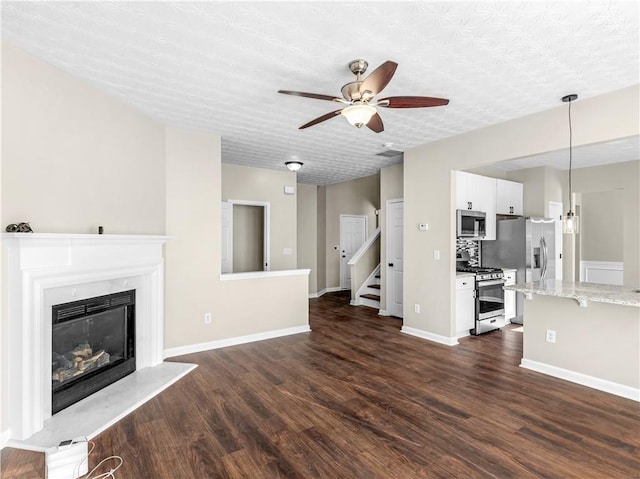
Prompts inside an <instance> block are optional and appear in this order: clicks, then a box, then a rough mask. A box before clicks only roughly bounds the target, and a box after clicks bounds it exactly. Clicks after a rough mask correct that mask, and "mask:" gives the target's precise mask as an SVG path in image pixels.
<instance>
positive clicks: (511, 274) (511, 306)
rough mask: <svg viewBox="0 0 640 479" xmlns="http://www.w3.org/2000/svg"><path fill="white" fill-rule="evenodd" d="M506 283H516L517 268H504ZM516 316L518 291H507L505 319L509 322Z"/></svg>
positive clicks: (505, 293) (505, 295) (505, 296)
mask: <svg viewBox="0 0 640 479" xmlns="http://www.w3.org/2000/svg"><path fill="white" fill-rule="evenodd" d="M502 272H503V273H504V284H505V286H506V285H511V284H516V270H515V269H503V270H502ZM515 317H516V292H515V291H505V292H504V319H505V322H506V323H507V324H508V323H509V322H510V321H511V320H512V319H513V318H515Z"/></svg>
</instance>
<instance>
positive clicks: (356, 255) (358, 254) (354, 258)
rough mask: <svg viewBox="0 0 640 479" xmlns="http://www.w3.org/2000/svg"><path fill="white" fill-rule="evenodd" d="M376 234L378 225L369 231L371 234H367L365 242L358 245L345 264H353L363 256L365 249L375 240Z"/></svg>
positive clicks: (378, 231) (377, 234)
mask: <svg viewBox="0 0 640 479" xmlns="http://www.w3.org/2000/svg"><path fill="white" fill-rule="evenodd" d="M378 236H380V227H377V228H376V229H375V231H374V232H373V233H371V236H369V237H368V238H367V239H366V240H365V242H364V243H362V246H360V248H359V249H358V251H356V252H355V253H354V254H353V256H352V257H351V259H350V260H349V261H347V266H353V265H354V264H356V263H357V262H358V261H359V260H360V258H362V257H363V256H364V254H365V253H366V252H367V250H368V249H369V248H371V245H373V243H374V242H375V240H376V239H378Z"/></svg>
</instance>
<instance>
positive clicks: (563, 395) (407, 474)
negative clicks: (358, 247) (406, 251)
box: [2, 293, 640, 479]
mask: <svg viewBox="0 0 640 479" xmlns="http://www.w3.org/2000/svg"><path fill="white" fill-rule="evenodd" d="M348 301H349V298H348V295H344V294H341V293H334V294H327V295H325V296H323V297H322V298H320V299H315V300H310V322H311V328H312V330H313V331H312V332H311V333H309V334H299V335H295V336H289V337H285V338H279V339H273V340H268V341H262V342H257V343H252V344H247V345H241V346H234V347H229V348H224V349H219V350H214V351H209V352H204V353H198V354H192V355H188V356H182V357H180V358H176V359H174V360H176V361H185V362H193V363H197V364H199V365H200V367H199V368H197V369H196V370H195V371H194V372H192V373H191V374H189V375H188V376H186V377H185V378H183V379H181V380H180V381H179V382H178V383H176V384H174V385H173V386H171V387H170V388H169V389H167V390H166V391H164V392H163V393H162V394H160V395H159V396H157V397H155V398H154V399H152V400H151V401H149V402H147V403H146V404H145V405H143V406H142V407H140V408H139V409H137V410H136V411H134V412H133V413H132V414H130V415H129V416H127V417H126V418H124V419H123V420H121V421H120V422H118V423H117V424H116V425H114V426H112V427H111V428H109V429H108V430H107V431H105V432H104V433H102V434H100V435H99V436H98V437H97V438H95V442H96V446H97V447H96V450H95V452H94V454H92V461H91V462H92V464H95V463H96V462H97V461H98V460H99V459H100V458H102V457H105V456H109V455H112V454H117V455H120V456H122V458H123V459H124V465H123V466H122V468H121V469H120V470H119V471H118V472H117V473H116V477H117V478H118V479H129V478H130V479H146V478H156V477H158V478H170V479H182V478H184V479H191V478H220V479H225V478H242V479H247V478H251V479H256V478H330V479H343V478H344V479H354V478H362V479H373V478H384V479H387V478H401V479H412V478H475V477H495V478H563V479H564V478H583V479H584V478H594V479H595V478H598V479H599V478H625V479H628V478H634V477H640V406H639V405H638V403H636V402H634V401H631V400H626V399H622V398H618V397H616V396H613V395H610V394H606V393H602V392H598V391H595V390H592V389H589V388H586V387H582V386H578V385H575V384H572V383H569V382H566V381H562V380H559V379H554V378H550V377H547V376H543V375H541V374H538V373H535V372H532V371H527V370H525V369H522V368H519V367H518V364H519V361H520V357H521V352H522V336H521V333H518V332H514V331H511V330H510V329H507V330H505V331H501V332H494V333H490V334H487V335H484V336H482V337H479V338H466V339H462V340H461V341H460V345H458V346H456V347H448V346H442V345H438V344H435V343H431V342H429V341H425V340H422V339H418V338H414V337H411V336H408V335H405V334H401V333H400V328H401V325H402V322H401V320H399V319H396V318H385V317H380V316H378V315H377V314H376V311H375V310H373V309H369V308H367V307H352V306H349V305H348ZM511 329H512V328H511ZM2 477H3V478H5V479H9V478H29V479H31V478H43V477H44V460H43V457H42V455H41V454H37V453H29V452H24V451H17V450H14V449H9V448H5V449H4V450H3V451H2Z"/></svg>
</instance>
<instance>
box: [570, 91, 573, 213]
mask: <svg viewBox="0 0 640 479" xmlns="http://www.w3.org/2000/svg"><path fill="white" fill-rule="evenodd" d="M571 103H572V102H571V100H569V212H571V213H573V194H572V191H573V190H572V189H571V164H572V163H573V154H572V145H573V131H572V128H571Z"/></svg>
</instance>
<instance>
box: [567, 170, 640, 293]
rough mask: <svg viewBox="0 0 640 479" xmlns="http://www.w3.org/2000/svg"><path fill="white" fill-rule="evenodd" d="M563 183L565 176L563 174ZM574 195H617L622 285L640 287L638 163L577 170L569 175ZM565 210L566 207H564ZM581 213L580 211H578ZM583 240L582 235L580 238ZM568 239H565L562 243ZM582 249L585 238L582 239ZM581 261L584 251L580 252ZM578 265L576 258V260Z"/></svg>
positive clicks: (639, 190) (639, 176)
mask: <svg viewBox="0 0 640 479" xmlns="http://www.w3.org/2000/svg"><path fill="white" fill-rule="evenodd" d="M564 182H565V183H567V182H568V173H567V172H565V181H564ZM572 183H573V190H574V192H577V193H580V194H581V196H582V197H583V198H584V195H585V193H594V192H606V191H619V194H620V196H621V200H622V221H623V228H622V261H623V262H624V285H625V286H628V287H631V288H637V287H639V286H640V208H639V207H638V205H640V161H638V160H636V161H627V162H624V163H614V164H611V165H603V166H594V167H591V168H578V169H576V170H573V172H572ZM565 210H566V206H565ZM581 211H582V209H581ZM583 234H585V233H584V232H583ZM581 236H582V235H581ZM566 238H567V235H565V239H566ZM583 247H584V237H583ZM581 255H582V259H590V258H585V257H584V251H582V252H581ZM576 262H579V258H576Z"/></svg>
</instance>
